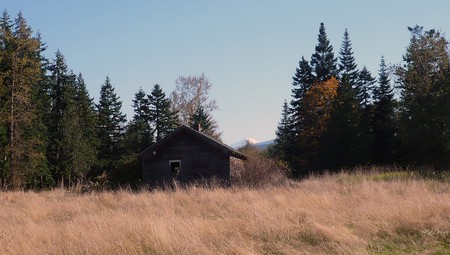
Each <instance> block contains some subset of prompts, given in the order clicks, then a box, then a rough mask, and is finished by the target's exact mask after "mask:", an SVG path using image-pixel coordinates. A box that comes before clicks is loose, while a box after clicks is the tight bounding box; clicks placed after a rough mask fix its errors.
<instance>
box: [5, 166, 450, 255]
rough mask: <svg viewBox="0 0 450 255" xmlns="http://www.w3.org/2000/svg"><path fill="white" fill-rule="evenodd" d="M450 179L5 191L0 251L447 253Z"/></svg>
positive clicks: (348, 178)
mask: <svg viewBox="0 0 450 255" xmlns="http://www.w3.org/2000/svg"><path fill="white" fill-rule="evenodd" d="M449 243H450V184H449V183H448V182H443V181H432V180H415V179H408V180H374V179H373V178H366V177H361V176H360V177H358V178H356V177H354V176H352V175H347V174H337V175H329V176H325V177H312V178H309V179H307V180H304V181H302V182H296V183H290V184H287V185H284V186H279V187H265V188H260V189H248V188H229V189H201V188H191V189H187V190H182V191H177V192H162V191H157V192H146V191H142V192H137V193H133V192H129V191H118V192H104V193H90V194H84V195H80V194H74V193H70V192H66V191H63V190H55V191H48V192H41V193H35V192H2V193H0V254H409V253H419V254H448V253H449V252H450V246H449Z"/></svg>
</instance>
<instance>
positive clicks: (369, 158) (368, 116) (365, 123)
mask: <svg viewBox="0 0 450 255" xmlns="http://www.w3.org/2000/svg"><path fill="white" fill-rule="evenodd" d="M375 82H376V81H375V78H373V77H372V74H371V73H370V71H369V70H367V68H366V67H365V66H364V67H363V68H362V70H361V71H360V72H359V75H358V79H357V82H356V97H357V99H358V101H359V109H360V113H361V114H360V121H359V131H360V141H361V152H362V154H361V155H360V157H361V158H360V160H359V162H358V163H359V164H367V163H374V162H373V160H374V158H373V157H374V155H373V153H374V151H373V148H374V147H373V146H374V144H373V142H374V136H373V126H372V123H373V120H372V119H373V108H374V106H373V98H372V97H373V94H374V89H375V87H374V84H375Z"/></svg>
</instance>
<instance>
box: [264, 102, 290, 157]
mask: <svg viewBox="0 0 450 255" xmlns="http://www.w3.org/2000/svg"><path fill="white" fill-rule="evenodd" d="M275 134H276V138H275V141H274V145H273V146H272V147H270V148H269V153H270V154H271V155H272V156H273V157H274V158H277V159H279V160H281V161H283V162H286V163H288V164H289V162H290V160H291V159H292V155H293V150H294V144H295V133H294V128H293V121H292V115H291V110H290V109H289V105H288V103H287V101H286V100H285V101H284V104H283V110H282V112H281V120H280V122H279V123H278V127H277V130H276V132H275Z"/></svg>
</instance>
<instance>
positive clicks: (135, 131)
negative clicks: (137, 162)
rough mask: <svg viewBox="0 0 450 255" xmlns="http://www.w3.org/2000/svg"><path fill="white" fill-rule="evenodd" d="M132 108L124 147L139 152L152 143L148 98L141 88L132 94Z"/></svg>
mask: <svg viewBox="0 0 450 255" xmlns="http://www.w3.org/2000/svg"><path fill="white" fill-rule="evenodd" d="M133 109H134V115H133V120H132V121H131V123H130V124H129V125H128V127H127V136H126V140H127V141H126V143H127V145H126V147H127V148H129V149H130V150H131V151H132V152H134V153H140V152H141V151H143V150H145V149H146V148H147V147H148V146H150V145H151V144H152V143H153V129H152V126H151V122H152V119H151V116H150V100H149V98H148V96H147V94H145V92H144V90H143V89H142V88H140V89H139V91H138V92H137V93H136V94H135V95H134V99H133Z"/></svg>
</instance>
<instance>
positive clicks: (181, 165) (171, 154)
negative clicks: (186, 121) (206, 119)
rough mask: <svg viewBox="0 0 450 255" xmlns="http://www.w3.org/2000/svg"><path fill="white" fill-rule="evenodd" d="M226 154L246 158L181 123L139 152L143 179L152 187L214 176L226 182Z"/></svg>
mask: <svg viewBox="0 0 450 255" xmlns="http://www.w3.org/2000/svg"><path fill="white" fill-rule="evenodd" d="M230 157H234V158H238V159H246V156H245V155H243V154H242V153H240V152H239V151H236V150H234V149H233V148H231V147H229V146H227V145H225V144H223V143H220V142H218V141H216V140H214V139H213V138H211V137H209V136H207V135H204V134H202V133H201V132H199V131H197V130H194V129H192V128H190V127H188V126H185V125H182V126H180V127H179V128H177V129H176V130H175V131H173V132H172V133H170V134H169V135H167V136H166V137H164V138H163V139H162V140H160V141H159V142H157V143H155V144H154V145H152V146H150V147H149V148H147V149H146V150H145V151H143V152H142V153H141V160H142V169H143V182H144V183H145V184H148V185H151V186H154V185H162V184H164V183H167V182H171V181H172V180H176V181H177V182H179V183H181V184H187V183H190V182H192V181H197V180H202V179H213V178H214V179H215V180H218V181H221V182H225V183H229V182H230Z"/></svg>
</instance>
